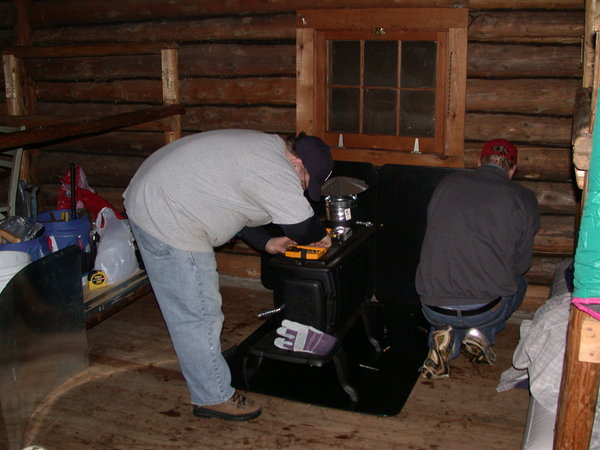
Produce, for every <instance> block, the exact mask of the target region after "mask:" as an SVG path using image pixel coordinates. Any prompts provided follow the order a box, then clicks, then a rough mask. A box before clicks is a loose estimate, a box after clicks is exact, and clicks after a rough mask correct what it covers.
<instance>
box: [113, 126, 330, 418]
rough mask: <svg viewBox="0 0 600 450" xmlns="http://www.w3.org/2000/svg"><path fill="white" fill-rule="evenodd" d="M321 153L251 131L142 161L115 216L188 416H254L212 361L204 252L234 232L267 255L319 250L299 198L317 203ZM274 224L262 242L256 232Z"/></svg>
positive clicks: (185, 142) (322, 239)
mask: <svg viewBox="0 0 600 450" xmlns="http://www.w3.org/2000/svg"><path fill="white" fill-rule="evenodd" d="M332 169H333V160H332V157H331V153H330V149H329V147H328V146H327V145H326V144H325V143H324V142H323V141H322V140H321V139H319V138H317V137H314V136H306V135H304V134H300V135H299V136H297V137H294V138H290V139H288V140H286V141H284V140H283V139H282V138H280V137H279V136H277V135H271V134H266V133H262V132H259V131H252V130H215V131H208V132H204V133H199V134H195V135H192V136H187V137H184V138H181V139H179V140H177V141H175V142H172V143H171V144H168V145H167V146H165V147H163V148H162V149H159V150H158V151H156V152H155V153H153V154H152V155H151V156H150V157H149V158H148V159H146V160H145V161H144V162H143V163H142V165H141V166H140V168H139V169H138V171H137V172H136V174H135V175H134V177H133V179H132V180H131V183H130V184H129V186H128V187H127V190H126V191H125V193H124V194H123V195H124V197H125V208H126V211H127V215H128V218H129V221H130V224H131V228H132V231H133V234H134V236H135V238H136V242H137V244H138V247H139V249H140V253H141V256H142V259H143V262H144V266H145V269H146V272H147V273H148V278H149V279H150V283H151V285H152V288H153V291H154V294H155V296H156V299H157V301H158V304H159V306H160V309H161V312H162V315H163V317H164V319H165V322H166V324H167V328H168V330H169V334H170V336H171V340H172V341H173V346H174V348H175V351H176V353H177V357H178V360H179V364H180V366H181V371H182V373H183V376H184V378H185V380H186V383H187V386H188V389H189V391H190V394H191V401H192V405H193V413H194V414H195V415H196V416H198V417H219V418H222V419H227V420H249V419H253V418H255V417H257V416H258V415H259V414H260V413H261V408H260V406H258V405H257V404H256V403H255V402H254V401H253V400H251V399H249V398H247V397H246V396H245V395H244V394H242V393H240V392H236V391H235V389H234V388H233V387H232V386H231V373H230V370H229V367H228V365H227V362H226V361H225V359H224V358H223V356H222V354H221V344H220V335H221V329H222V325H223V313H222V311H221V295H220V293H219V274H218V272H217V264H216V260H215V255H214V251H213V248H214V247H217V246H220V245H223V244H225V243H226V242H228V241H229V240H230V239H232V238H233V237H234V236H236V235H237V234H238V233H241V236H242V237H243V238H244V239H245V240H246V241H248V243H249V244H250V245H252V246H253V247H255V248H256V249H258V250H261V251H266V252H269V253H278V252H284V251H285V249H286V248H287V247H288V245H290V244H292V243H298V244H312V245H315V246H320V247H329V246H330V245H331V237H330V236H329V234H328V233H327V231H326V230H325V228H324V227H323V226H322V225H321V222H320V221H319V219H318V217H316V215H315V213H314V211H313V208H312V207H311V205H310V203H309V201H308V199H307V198H306V197H305V192H307V194H308V197H309V198H310V199H311V200H314V201H318V200H320V193H321V185H322V184H323V183H324V182H325V180H326V179H327V178H328V177H329V175H330V174H331V171H332ZM270 223H274V224H277V225H279V226H280V228H281V230H282V231H283V233H284V235H283V236H277V237H271V236H270V235H269V234H268V233H267V232H266V230H264V229H263V228H262V226H263V225H267V224H270Z"/></svg>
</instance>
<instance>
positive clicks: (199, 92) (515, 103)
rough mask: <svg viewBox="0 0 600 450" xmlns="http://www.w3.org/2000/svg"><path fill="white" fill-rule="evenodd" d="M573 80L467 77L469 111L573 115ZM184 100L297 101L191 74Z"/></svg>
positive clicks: (70, 88) (126, 91)
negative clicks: (192, 76) (468, 78)
mask: <svg viewBox="0 0 600 450" xmlns="http://www.w3.org/2000/svg"><path fill="white" fill-rule="evenodd" d="M580 85H581V81H580V80H575V79H572V80H571V79H559V80H540V79H531V80H530V79H517V80H514V79H512V80H504V79H503V80H483V79H471V80H467V96H466V109H467V111H477V112H504V113H527V114H543V115H569V116H570V115H571V114H572V113H573V108H574V103H575V96H576V91H577V89H578V88H579V87H580ZM180 89H181V98H182V102H183V103H186V104H188V105H189V104H230V105H233V104H273V105H277V104H282V105H286V104H287V105H291V104H294V103H295V101H296V80H295V79H294V78H293V77H272V78H233V79H231V78H226V79H223V78H192V79H189V78H188V79H183V80H181V82H180ZM36 94H37V99H38V101H67V102H70V101H76V102H95V101H99V102H107V101H110V102H128V103H150V102H157V101H160V99H161V95H162V83H161V81H160V80H149V79H145V80H143V81H140V80H117V81H98V82H91V81H74V82H71V83H69V82H48V81H41V82H38V83H36Z"/></svg>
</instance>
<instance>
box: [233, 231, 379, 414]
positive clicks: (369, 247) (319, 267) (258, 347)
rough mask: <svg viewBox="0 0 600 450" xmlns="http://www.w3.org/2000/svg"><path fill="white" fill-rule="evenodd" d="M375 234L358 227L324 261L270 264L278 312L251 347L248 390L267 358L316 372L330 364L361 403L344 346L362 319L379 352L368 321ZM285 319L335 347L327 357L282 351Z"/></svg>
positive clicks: (245, 363)
mask: <svg viewBox="0 0 600 450" xmlns="http://www.w3.org/2000/svg"><path fill="white" fill-rule="evenodd" d="M374 232H375V229H374V227H373V225H372V224H371V223H367V224H363V225H357V226H355V227H354V228H353V232H352V235H351V236H350V237H348V238H347V239H344V240H335V241H334V243H333V245H332V246H331V248H330V249H329V250H328V251H327V253H326V254H325V255H324V256H323V257H322V258H321V259H317V260H309V259H297V258H289V257H286V256H284V255H276V256H274V257H271V258H269V259H268V263H267V264H268V270H270V271H271V277H272V279H273V280H274V286H273V298H274V306H275V309H274V310H273V311H272V312H273V315H272V317H271V318H270V319H269V321H268V322H267V323H266V324H265V325H264V326H263V327H261V328H260V329H259V330H258V331H257V332H256V333H254V334H253V335H252V336H251V337H250V338H249V339H248V341H247V343H248V345H247V353H246V355H245V356H244V361H243V375H244V378H245V382H246V383H247V384H248V387H249V385H250V381H251V377H252V375H253V373H254V372H255V371H256V370H257V369H259V368H260V366H261V364H262V362H263V360H264V359H265V358H266V359H272V360H278V361H286V362H289V363H296V364H306V365H309V366H312V367H322V366H324V365H325V364H327V363H329V362H330V361H332V362H333V363H334V366H335V369H336V372H337V377H338V380H339V382H340V384H341V387H342V388H343V390H344V391H345V392H346V393H347V394H348V396H349V397H350V399H351V400H352V401H353V402H356V401H358V393H357V391H356V389H355V388H354V387H353V386H352V385H351V383H350V381H349V379H348V370H347V363H346V356H345V353H344V347H343V345H342V344H343V340H344V337H345V335H346V333H347V332H348V331H349V330H350V328H351V327H352V326H353V325H354V324H355V323H356V322H357V320H358V319H362V320H363V325H364V329H365V331H366V336H367V339H368V340H369V341H370V342H371V344H372V346H373V348H374V350H375V351H380V347H379V344H378V342H377V340H376V339H375V338H374V337H373V336H372V335H371V333H370V327H369V321H368V318H367V315H366V313H367V307H368V303H369V300H370V299H371V297H372V296H373V292H374V284H373V280H374V272H373V267H374V248H375V241H374V239H373V236H374ZM284 319H288V320H291V321H294V322H298V323H301V324H303V325H308V326H312V327H314V328H316V329H318V330H320V331H324V332H326V333H328V334H330V335H333V336H335V337H336V338H337V344H336V345H335V347H334V348H333V349H332V350H331V352H330V353H329V354H327V355H322V356H320V355H314V354H309V353H300V352H293V351H289V350H282V349H279V348H277V347H275V345H274V344H273V342H274V340H275V338H276V337H277V333H276V328H277V327H278V326H279V325H280V324H281V322H282V320H284Z"/></svg>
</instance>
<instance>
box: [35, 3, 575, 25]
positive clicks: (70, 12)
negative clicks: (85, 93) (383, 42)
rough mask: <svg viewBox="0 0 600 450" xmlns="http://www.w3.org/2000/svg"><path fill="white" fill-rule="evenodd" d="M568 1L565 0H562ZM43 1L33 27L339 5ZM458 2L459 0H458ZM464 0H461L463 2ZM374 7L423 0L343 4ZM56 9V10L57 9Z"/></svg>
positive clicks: (400, 5)
mask: <svg viewBox="0 0 600 450" xmlns="http://www.w3.org/2000/svg"><path fill="white" fill-rule="evenodd" d="M563 2H567V3H568V0H563ZM49 3H50V5H48V4H46V3H42V4H40V5H39V7H38V5H36V7H35V8H32V9H31V13H30V14H29V20H30V22H31V24H32V27H33V28H41V27H44V26H46V27H48V26H61V25H79V24H93V23H97V24H106V23H118V22H129V21H131V22H141V21H144V20H158V19H182V18H197V17H208V16H228V15H249V14H253V13H259V14H267V13H271V14H273V13H275V14H277V13H286V12H288V13H289V12H294V13H295V12H296V10H298V9H309V8H338V7H339V6H340V3H339V1H338V0H323V1H315V0H296V1H291V2H290V1H281V0H279V1H266V0H251V1H246V0H243V1H242V0H234V1H228V2H219V1H202V2H198V1H196V0H179V1H177V2H175V3H169V4H168V7H166V6H165V0H145V1H144V6H143V8H140V5H139V3H138V2H137V1H136V0H123V1H120V2H117V3H113V2H111V3H107V2H103V1H101V0H91V1H88V2H86V4H85V6H87V8H86V7H84V5H82V4H81V3H79V2H77V1H70V0H67V1H64V2H60V8H59V6H58V5H56V4H54V3H53V2H49ZM460 3H461V2H459V4H460ZM463 3H464V2H463ZM368 6H371V7H372V6H377V7H380V8H381V7H422V6H423V2H422V0H378V1H377V3H376V4H374V3H373V1H369V0H346V1H344V8H352V7H356V8H362V7H368ZM427 6H428V7H456V6H457V1H456V0H431V1H429V2H427ZM57 9H59V11H57ZM61 13H62V14H61Z"/></svg>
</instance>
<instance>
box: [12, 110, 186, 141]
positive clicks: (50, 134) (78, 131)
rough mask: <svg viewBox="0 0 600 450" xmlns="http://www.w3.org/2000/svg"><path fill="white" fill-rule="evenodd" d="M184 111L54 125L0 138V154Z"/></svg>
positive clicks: (104, 131) (140, 114)
mask: <svg viewBox="0 0 600 450" xmlns="http://www.w3.org/2000/svg"><path fill="white" fill-rule="evenodd" d="M184 111H185V107H184V106H182V105H165V106H155V107H151V108H146V109H142V110H139V111H133V112H127V113H123V114H116V115H112V116H106V117H100V118H97V119H87V120H83V121H79V122H73V123H67V124H61V125H57V126H49V127H42V128H37V129H33V130H25V131H19V132H16V133H10V134H6V135H2V136H0V151H1V150H8V149H12V148H17V147H21V146H25V145H27V146H31V145H34V144H43V143H49V142H53V141H57V140H60V139H65V138H71V139H72V138H74V137H76V136H87V135H91V134H96V133H106V132H108V131H112V130H116V129H119V128H124V127H129V126H133V125H137V124H140V123H144V122H150V121H153V120H157V119H162V118H164V117H170V116H173V115H177V114H183V112H184Z"/></svg>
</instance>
